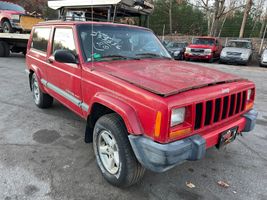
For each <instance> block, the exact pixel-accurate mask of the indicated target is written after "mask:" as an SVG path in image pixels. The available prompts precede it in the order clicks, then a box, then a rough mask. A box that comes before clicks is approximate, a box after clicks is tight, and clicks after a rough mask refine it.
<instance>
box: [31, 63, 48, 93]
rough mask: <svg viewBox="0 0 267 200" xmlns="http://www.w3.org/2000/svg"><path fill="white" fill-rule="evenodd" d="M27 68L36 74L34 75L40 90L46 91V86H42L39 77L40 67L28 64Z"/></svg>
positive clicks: (40, 76)
mask: <svg viewBox="0 0 267 200" xmlns="http://www.w3.org/2000/svg"><path fill="white" fill-rule="evenodd" d="M29 70H32V71H33V72H34V73H35V74H36V76H37V80H38V83H39V88H40V89H41V90H42V91H44V92H47V91H46V88H45V87H44V85H43V84H42V83H41V78H42V75H41V74H42V72H41V70H40V68H39V67H37V66H36V65H33V64H32V65H30V66H29ZM29 76H30V74H29Z"/></svg>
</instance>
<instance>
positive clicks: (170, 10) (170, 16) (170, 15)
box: [169, 0, 172, 34]
mask: <svg viewBox="0 0 267 200" xmlns="http://www.w3.org/2000/svg"><path fill="white" fill-rule="evenodd" d="M169 23H170V34H172V0H169Z"/></svg>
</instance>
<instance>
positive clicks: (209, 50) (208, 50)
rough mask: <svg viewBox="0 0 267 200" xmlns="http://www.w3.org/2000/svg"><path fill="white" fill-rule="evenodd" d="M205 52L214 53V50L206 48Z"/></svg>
mask: <svg viewBox="0 0 267 200" xmlns="http://www.w3.org/2000/svg"><path fill="white" fill-rule="evenodd" d="M204 52H205V53H206V54H209V53H212V50H211V49H205V50H204Z"/></svg>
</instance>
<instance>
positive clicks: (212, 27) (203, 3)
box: [188, 0, 244, 36]
mask: <svg viewBox="0 0 267 200" xmlns="http://www.w3.org/2000/svg"><path fill="white" fill-rule="evenodd" d="M188 2H189V4H191V5H194V6H195V7H198V8H200V9H202V10H204V12H205V13H206V16H207V20H208V33H209V35H211V36H218V35H219V33H220V32H221V31H220V28H222V26H220V24H221V23H223V24H224V22H225V21H226V18H227V15H228V14H229V13H231V12H233V11H235V10H237V9H239V8H242V7H244V5H243V4H242V2H240V0H213V1H212V0H197V1H193V3H190V2H191V1H190V0H189V1H188ZM212 3H213V4H212Z"/></svg>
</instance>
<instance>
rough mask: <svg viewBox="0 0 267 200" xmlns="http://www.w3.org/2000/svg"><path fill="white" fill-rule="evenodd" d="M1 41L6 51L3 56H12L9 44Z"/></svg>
mask: <svg viewBox="0 0 267 200" xmlns="http://www.w3.org/2000/svg"><path fill="white" fill-rule="evenodd" d="M0 43H1V44H2V47H3V51H4V54H3V57H9V56H10V48H9V44H8V43H7V42H4V41H0Z"/></svg>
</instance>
